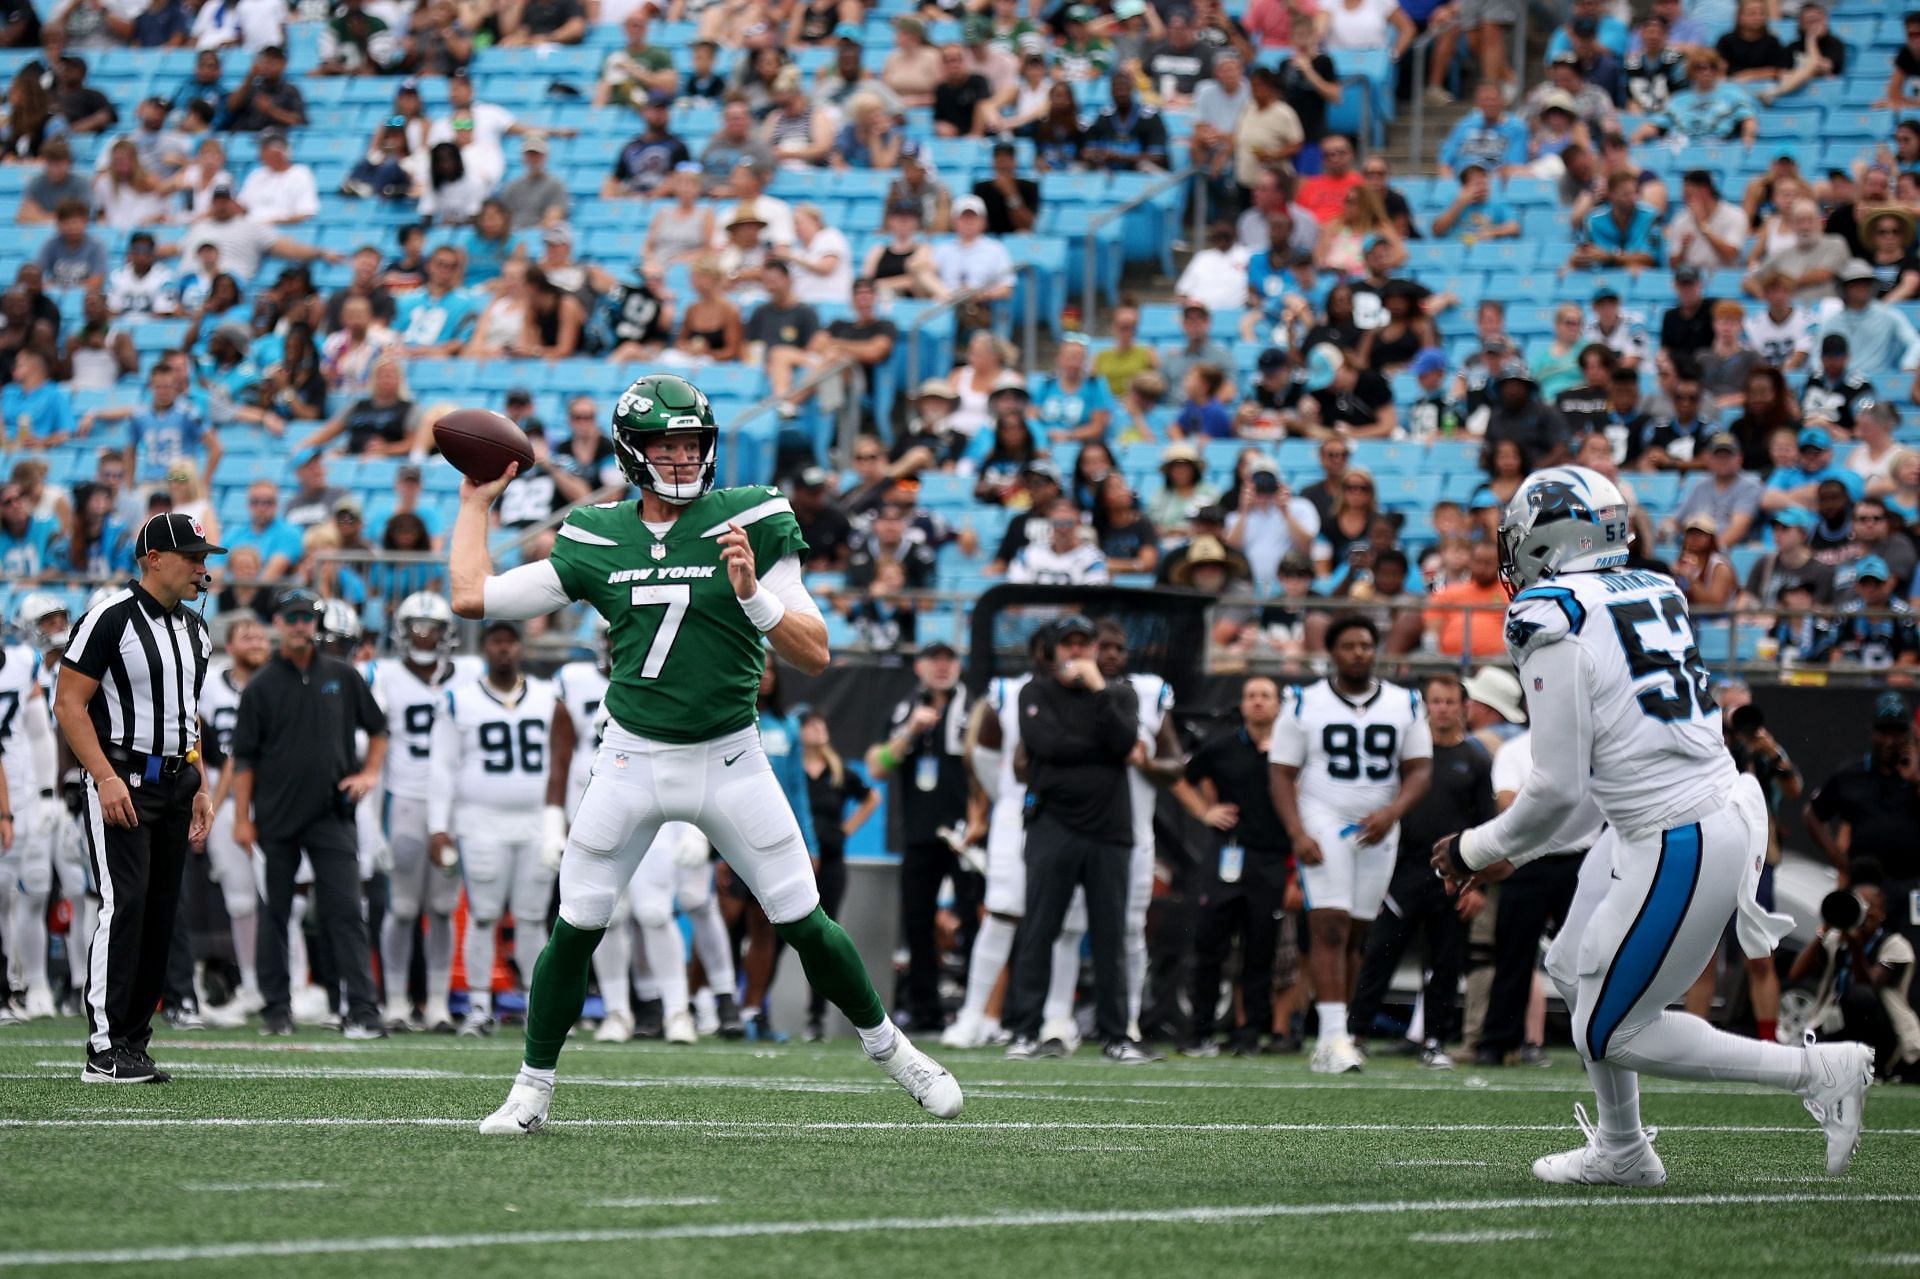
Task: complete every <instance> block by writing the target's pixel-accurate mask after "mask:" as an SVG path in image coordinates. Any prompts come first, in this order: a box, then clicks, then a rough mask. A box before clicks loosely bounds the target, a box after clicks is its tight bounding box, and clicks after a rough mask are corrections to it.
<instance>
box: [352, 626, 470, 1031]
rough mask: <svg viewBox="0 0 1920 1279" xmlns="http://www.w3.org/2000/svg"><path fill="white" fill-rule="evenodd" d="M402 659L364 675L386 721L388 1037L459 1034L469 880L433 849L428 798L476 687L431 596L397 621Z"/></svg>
mask: <svg viewBox="0 0 1920 1279" xmlns="http://www.w3.org/2000/svg"><path fill="white" fill-rule="evenodd" d="M393 639H394V648H395V650H396V652H397V656H394V657H382V658H376V659H375V660H373V661H371V662H369V663H367V665H366V666H365V668H364V669H363V671H362V673H363V674H364V675H365V676H366V679H367V686H368V687H369V688H371V689H372V690H373V700H374V701H376V702H378V703H379V704H380V709H381V710H383V711H385V712H386V715H387V741H388V743H389V745H388V748H387V763H386V769H385V773H384V775H383V777H382V778H381V790H382V795H370V796H368V797H367V799H366V800H365V801H363V802H362V803H361V805H360V807H361V809H362V810H363V811H370V812H373V813H376V814H377V813H378V812H379V811H380V809H381V807H383V804H382V799H383V798H384V807H385V809H386V818H387V822H386V840H387V849H388V858H389V859H390V860H391V862H392V869H391V870H389V871H388V872H387V913H386V917H385V918H384V919H383V920H382V921H381V923H380V971H381V974H382V976H383V977H384V979H385V981H386V986H387V1008H386V1017H385V1020H386V1023H387V1029H389V1030H419V1029H422V1028H424V1029H428V1030H433V1031H438V1032H442V1033H445V1032H450V1031H452V1030H453V1029H454V1025H453V1014H452V1013H451V1012H449V1011H448V1010H447V994H448V990H449V988H450V987H451V985H452V982H453V908H454V905H455V903H456V902H458V901H459V898H460V876H459V873H458V872H457V871H456V869H455V868H454V863H453V859H452V858H448V859H447V860H446V861H445V862H444V863H442V862H438V861H435V860H434V858H433V857H432V856H431V855H430V853H429V851H428V847H427V836H428V834H429V831H428V830H427V795H428V792H429V790H430V789H431V787H432V784H433V776H432V770H431V767H430V757H431V754H432V749H433V723H434V718H435V716H436V715H437V714H438V711H439V708H440V706H441V705H443V704H444V702H445V700H446V692H447V689H448V688H450V687H452V686H453V685H454V684H457V683H462V682H467V681H468V680H470V679H471V676H470V675H468V674H464V673H463V672H462V671H461V670H460V669H459V668H458V667H457V666H456V665H455V663H454V662H453V660H452V659H451V658H450V657H449V656H448V652H449V650H450V649H451V648H452V647H453V609H452V607H451V606H449V605H448V603H447V601H446V600H445V599H443V598H442V597H440V596H438V595H435V594H433V593H432V592H431V591H419V592H416V593H415V594H412V595H409V596H407V597H406V598H405V599H403V600H401V601H400V606H399V607H398V608H396V609H394V611H393ZM422 913H424V914H425V915H426V920H427V954H426V961H427V962H426V969H427V992H426V994H427V997H426V1007H425V1009H424V1010H423V1011H422V1012H421V1013H418V1014H416V1013H415V1012H414V1010H413V1005H412V1001H411V1000H410V999H409V998H408V996H407V974H408V973H409V972H410V971H411V970H412V967H413V948H414V946H415V945H416V944H417V943H418V941H419V937H420V916H421V915H422Z"/></svg>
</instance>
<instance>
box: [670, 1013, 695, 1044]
mask: <svg viewBox="0 0 1920 1279" xmlns="http://www.w3.org/2000/svg"><path fill="white" fill-rule="evenodd" d="M666 1040H667V1042H668V1043H670V1044H697V1043H699V1042H700V1035H699V1033H698V1032H697V1031H695V1030H694V1028H693V1014H692V1013H690V1012H688V1011H687V1010H686V1009H684V1008H676V1009H674V1010H673V1011H672V1012H670V1013H668V1014H667V1033H666Z"/></svg>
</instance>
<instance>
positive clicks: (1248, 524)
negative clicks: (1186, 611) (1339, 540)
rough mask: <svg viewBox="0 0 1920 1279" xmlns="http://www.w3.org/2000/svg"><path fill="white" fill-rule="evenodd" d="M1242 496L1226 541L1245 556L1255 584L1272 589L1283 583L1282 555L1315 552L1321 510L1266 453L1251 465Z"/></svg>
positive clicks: (1255, 459) (1260, 588) (1227, 526)
mask: <svg viewBox="0 0 1920 1279" xmlns="http://www.w3.org/2000/svg"><path fill="white" fill-rule="evenodd" d="M1239 499H1240V500H1239V503H1238V508H1237V509H1236V510H1235V511H1234V512H1233V514H1232V515H1231V516H1230V517H1229V518H1228V520H1227V525H1226V537H1225V539H1224V540H1225V544H1226V545H1227V546H1228V547H1229V548H1230V549H1232V550H1236V551H1239V552H1241V553H1242V554H1244V555H1245V556H1246V558H1247V563H1248V566H1249V568H1250V569H1251V571H1252V574H1253V581H1254V586H1255V588H1256V589H1257V590H1259V591H1261V592H1262V593H1268V592H1271V591H1272V590H1273V588H1274V586H1275V585H1276V584H1277V582H1278V577H1279V568H1280V560H1281V558H1282V557H1283V556H1285V555H1286V554H1287V553H1288V552H1289V551H1298V552H1300V553H1302V554H1310V553H1311V552H1312V549H1313V543H1314V539H1315V538H1317V537H1318V536H1319V535H1320V513H1319V512H1318V511H1316V510H1315V509H1314V507H1313V503H1311V502H1309V501H1307V499H1306V498H1304V497H1298V496H1296V495H1295V494H1294V493H1293V491H1292V490H1291V489H1290V488H1288V487H1287V485H1286V483H1285V482H1284V481H1283V480H1281V478H1280V471H1279V468H1278V467H1276V466H1275V465H1274V464H1273V462H1272V461H1271V460H1270V459H1268V458H1267V457H1265V456H1264V455H1261V456H1256V457H1255V458H1254V459H1253V461H1252V463H1251V464H1250V465H1249V466H1248V467H1247V470H1246V478H1245V480H1244V481H1243V483H1242V484H1241V488H1240V493H1239Z"/></svg>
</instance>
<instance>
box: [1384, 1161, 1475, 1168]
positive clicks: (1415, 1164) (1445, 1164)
mask: <svg viewBox="0 0 1920 1279" xmlns="http://www.w3.org/2000/svg"><path fill="white" fill-rule="evenodd" d="M1380 1166H1381V1167H1382V1168H1485V1167H1486V1166H1487V1161H1486V1160H1484V1159H1383V1160H1381V1161H1380Z"/></svg>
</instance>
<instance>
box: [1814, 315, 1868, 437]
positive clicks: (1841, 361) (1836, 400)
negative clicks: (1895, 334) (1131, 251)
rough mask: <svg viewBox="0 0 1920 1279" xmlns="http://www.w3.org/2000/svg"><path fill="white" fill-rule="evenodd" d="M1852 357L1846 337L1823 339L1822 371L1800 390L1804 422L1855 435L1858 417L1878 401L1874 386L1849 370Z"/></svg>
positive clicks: (1821, 351) (1843, 335)
mask: <svg viewBox="0 0 1920 1279" xmlns="http://www.w3.org/2000/svg"><path fill="white" fill-rule="evenodd" d="M1851 355H1852V348H1851V347H1850V346H1849V345H1848V344H1847V337H1846V334H1844V333H1829V334H1827V335H1826V336H1825V337H1823V338H1821V339H1820V371H1819V372H1818V373H1813V374H1810V375H1808V377H1807V381H1806V385H1805V386H1803V387H1801V388H1800V416H1801V418H1802V419H1803V420H1805V421H1807V422H1809V423H1813V422H1824V423H1827V424H1828V425H1831V426H1837V427H1839V428H1840V429H1841V430H1843V431H1848V432H1851V431H1852V430H1853V419H1854V415H1855V414H1856V413H1857V412H1858V411H1859V410H1861V409H1863V408H1865V407H1866V406H1867V405H1869V404H1871V403H1873V402H1874V401H1875V400H1876V399H1877V398H1878V397H1877V396H1876V395H1875V394H1874V391H1873V383H1871V382H1869V381H1867V379H1865V378H1863V377H1861V376H1860V375H1859V374H1858V373H1855V372H1853V371H1852V370H1851V369H1849V368H1848V367H1847V360H1848V359H1849V357H1850V356H1851Z"/></svg>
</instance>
